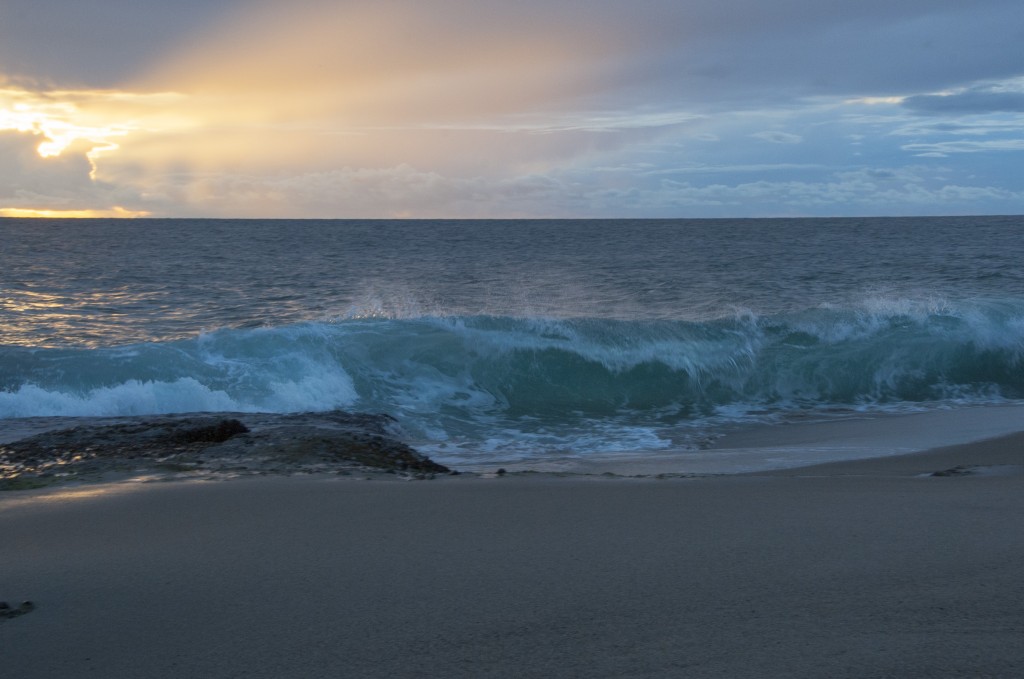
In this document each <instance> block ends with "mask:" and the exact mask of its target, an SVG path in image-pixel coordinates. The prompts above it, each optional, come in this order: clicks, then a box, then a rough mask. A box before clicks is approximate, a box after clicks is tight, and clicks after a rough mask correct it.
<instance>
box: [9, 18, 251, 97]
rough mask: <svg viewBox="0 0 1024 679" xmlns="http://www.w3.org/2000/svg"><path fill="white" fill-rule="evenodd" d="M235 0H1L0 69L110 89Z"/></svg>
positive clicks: (15, 76)
mask: <svg viewBox="0 0 1024 679" xmlns="http://www.w3.org/2000/svg"><path fill="white" fill-rule="evenodd" d="M237 4H238V2H237V1H236V0H3V1H2V2H0V75H6V76H8V77H9V78H13V79H16V80H27V81H34V82H39V83H53V84H56V85H57V86H74V85H84V86H90V87H114V86H116V85H118V84H119V83H121V82H123V81H124V80H125V79H127V78H130V77H131V76H132V75H133V74H134V73H136V72H138V71H139V69H140V68H144V67H145V65H147V64H149V63H150V62H151V61H153V60H154V59H158V58H160V56H161V55H162V54H164V53H166V52H169V51H172V50H174V49H178V48H179V47H180V46H181V41H182V40H184V39H187V37H188V36H189V35H190V34H191V33H192V32H194V31H196V30H199V29H201V28H202V26H203V25H204V24H206V23H207V22H209V21H212V20H214V19H216V18H217V17H219V16H221V15H222V14H223V13H224V12H225V11H227V10H228V9H229V8H230V7H231V6H234V5H237Z"/></svg>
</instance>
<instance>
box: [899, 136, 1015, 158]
mask: <svg viewBox="0 0 1024 679" xmlns="http://www.w3.org/2000/svg"><path fill="white" fill-rule="evenodd" d="M900 148H902V149H903V150H904V151H910V152H912V153H928V154H941V155H943V156H945V155H949V154H951V153H988V152H993V151H1024V139H992V140H988V141H976V140H961V141H940V142H934V143H922V144H904V145H903V146H901V147H900Z"/></svg>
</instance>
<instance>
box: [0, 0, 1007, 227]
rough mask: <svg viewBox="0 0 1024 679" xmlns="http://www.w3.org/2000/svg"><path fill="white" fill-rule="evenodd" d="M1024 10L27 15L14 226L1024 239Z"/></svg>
mask: <svg viewBox="0 0 1024 679" xmlns="http://www.w3.org/2000/svg"><path fill="white" fill-rule="evenodd" d="M1021 45H1024V9H1022V8H1021V5H1020V0H974V1H973V2H970V3H967V2H963V0H857V1H856V2H850V1H849V0H773V1H771V2H768V1H766V0H632V1H631V2H626V1H624V0H543V1H542V0H517V1H516V2H514V3H513V2H508V0H502V1H500V2H498V1H496V0H472V1H469V0H418V1H415V2H414V1H413V0H374V1H373V2H369V1H367V0H289V2H287V3H286V2H281V1H278V2H266V1H261V0H245V1H242V0H3V2H2V4H0V216H125V217H130V216H154V217H240V218H255V217H268V218H269V217H274V218H278V217H288V218H307V217H308V218H395V217H399V218H503V217H512V218H516V217H554V218H565V217H778V216H866V215H937V214H949V215H956V214H1022V213H1024V171H1021V169H1022V167H1024V49H1021Z"/></svg>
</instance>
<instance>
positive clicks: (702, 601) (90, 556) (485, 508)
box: [0, 432, 1024, 679]
mask: <svg viewBox="0 0 1024 679" xmlns="http://www.w3.org/2000/svg"><path fill="white" fill-rule="evenodd" d="M955 467H960V468H961V470H962V471H963V473H953V474H948V475H940V476H934V475H932V474H933V473H934V472H943V471H948V470H951V469H953V468H955ZM606 478H608V477H602V476H594V477H591V476H587V477H581V476H566V477H559V476H558V475H555V474H507V475H505V476H503V477H493V478H482V477H475V476H470V475H464V476H459V477H444V478H439V479H438V480H436V481H433V482H430V483H418V482H417V483H413V482H402V483H399V482H397V481H395V482H381V481H373V482H360V481H356V480H354V479H348V480H335V479H325V478H323V477H315V476H314V477H305V478H295V477H265V478H250V479H242V480H238V481H234V482H230V483H199V482H194V483H189V482H184V483H151V484H123V483H122V484H106V485H98V486H89V485H83V486H79V487H73V488H68V487H65V488H50V489H44V490H38V491H23V492H19V493H4V494H2V495H0V543H2V544H3V546H4V548H3V549H2V550H0V573H2V574H3V580H2V581H0V586H2V588H3V590H2V591H0V600H6V601H8V602H10V603H11V604H12V605H14V606H17V605H18V603H19V602H20V601H21V600H31V601H32V602H33V603H34V605H35V608H34V609H33V610H31V612H29V613H26V614H24V615H21V616H19V617H17V618H16V619H7V620H4V619H0V646H2V647H3V649H4V653H3V655H4V661H3V666H4V669H5V671H8V672H10V674H11V676H16V677H19V678H21V679H27V678H34V677H47V676H84V675H86V674H90V673H98V674H102V675H106V676H132V677H146V678H150V677H153V678H156V677H180V676H208V677H228V676H254V677H260V676H267V677H271V676H304V677H321V676H323V677H335V676H353V677H355V676H358V677H368V678H374V677H388V678H394V677H417V676H423V677H428V676H447V677H518V678H522V677H531V678H532V677H536V678H538V679H539V678H541V677H551V676H560V677H561V676H565V677H608V678H611V677H640V676H687V677H697V678H703V677H707V678H712V677H714V678H719V677H721V678H726V677H729V678H741V679H742V678H745V677H751V678H752V677H764V676H794V677H813V676H830V677H878V676H900V677H910V678H913V677H934V676H948V677H955V676H964V677H967V676H986V677H1006V678H1009V677H1015V676H1019V675H1020V671H1021V668H1022V667H1024V647H1022V646H1021V645H1020V643H1019V641H1020V635H1021V633H1022V631H1024V611H1022V610H1021V608H1020V605H1019V603H1020V601H1021V600H1024V578H1022V577H1021V575H1020V569H1019V564H1020V563H1021V562H1022V560H1024V542H1022V541H1021V540H1020V539H1019V534H1020V533H1019V530H1020V527H1019V517H1020V516H1022V515H1024V492H1022V491H1024V432H1018V433H1014V434H1010V435H1008V436H1004V437H1001V438H993V439H987V440H985V441H981V442H975V443H970V444H959V445H955V446H945V447H941V448H936V449H932V450H929V451H925V452H919V453H914V454H910V455H903V456H889V457H884V458H871V459H862V460H856V461H843V462H834V463H829V464H825V465H817V466H811V467H803V468H799V469H786V470H774V471H770V472H757V473H752V474H732V475H723V476H701V477H695V478H668V479H657V478H656V477H648V478H637V479H620V478H614V479H611V480H607V481H606V480H604V479H606ZM58 639H59V643H55V640H58Z"/></svg>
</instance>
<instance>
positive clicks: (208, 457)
mask: <svg viewBox="0 0 1024 679" xmlns="http://www.w3.org/2000/svg"><path fill="white" fill-rule="evenodd" d="M67 419H68V421H69V422H72V423H74V424H75V425H76V426H72V427H67V428H63V429H56V430H52V431H46V432H44V433H41V434H36V435H35V436H31V437H28V438H24V439H21V440H19V441H14V442H11V443H6V444H2V445H0V490H14V489H20V488H31V487H38V486H39V485H45V484H46V483H52V482H58V481H62V480H70V479H79V480H81V479H83V478H84V479H88V478H90V477H93V478H100V477H102V475H103V474H106V473H109V472H118V473H125V472H127V473H147V474H149V473H157V474H168V473H176V474H189V475H196V474H206V475H213V474H219V473H230V474H266V473H275V474H292V473H321V472H328V473H337V472H340V471H346V470H377V471H390V472H393V473H398V474H402V475H406V476H413V477H415V476H416V475H417V474H424V475H429V474H435V473H448V472H450V470H449V469H448V468H447V467H445V466H444V465H441V464H438V463H436V462H434V461H433V460H431V459H430V458H428V457H426V456H425V455H422V454H421V453H419V452H418V451H416V450H415V449H413V448H412V447H410V446H408V445H406V444H405V443H403V442H402V441H401V440H400V438H399V436H401V432H400V431H399V430H398V427H397V421H396V420H395V419H394V418H393V417H391V416H389V415H375V414H367V413H347V412H344V411H339V410H335V411H329V412H323V413H290V414H274V413H253V414H248V413H247V414H242V413H230V414H229V413H222V414H219V415H217V414H213V415H211V414H198V415H196V414H192V415H161V416H147V417H144V418H139V417H123V418H106V419H98V418H81V419H79V418H67Z"/></svg>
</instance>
